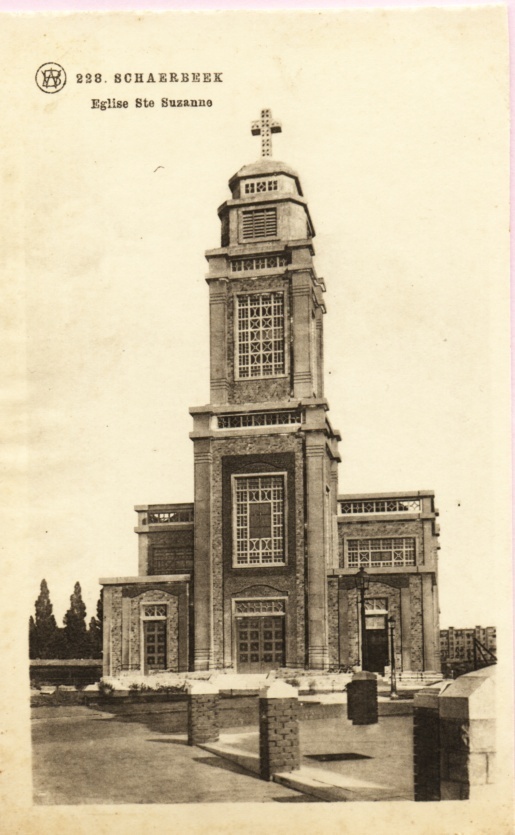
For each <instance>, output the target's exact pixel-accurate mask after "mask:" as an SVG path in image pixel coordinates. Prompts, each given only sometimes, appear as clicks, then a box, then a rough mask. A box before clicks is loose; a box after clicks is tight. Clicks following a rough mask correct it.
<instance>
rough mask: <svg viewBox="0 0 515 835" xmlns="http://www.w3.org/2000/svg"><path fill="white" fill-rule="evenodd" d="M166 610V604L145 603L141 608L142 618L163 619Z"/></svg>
mask: <svg viewBox="0 0 515 835" xmlns="http://www.w3.org/2000/svg"><path fill="white" fill-rule="evenodd" d="M166 609H167V607H166V603H147V604H145V605H144V606H143V617H145V618H165V617H166Z"/></svg>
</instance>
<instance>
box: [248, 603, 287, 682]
mask: <svg viewBox="0 0 515 835" xmlns="http://www.w3.org/2000/svg"><path fill="white" fill-rule="evenodd" d="M236 653H237V655H236V659H237V660H236V666H237V671H238V672H239V673H264V672H268V671H269V670H275V669H277V667H282V666H284V659H285V653H284V617H280V616H279V617H277V616H276V617H274V616H271V617H267V616H261V617H239V618H238V617H237V618H236Z"/></svg>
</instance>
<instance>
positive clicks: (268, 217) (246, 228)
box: [241, 208, 277, 241]
mask: <svg viewBox="0 0 515 835" xmlns="http://www.w3.org/2000/svg"><path fill="white" fill-rule="evenodd" d="M241 217H242V225H241V229H242V237H243V240H244V241H248V240H254V239H256V238H273V237H275V236H276V235H277V209H276V208H271V209H252V210H249V211H246V212H242V213H241Z"/></svg>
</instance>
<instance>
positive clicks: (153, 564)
mask: <svg viewBox="0 0 515 835" xmlns="http://www.w3.org/2000/svg"><path fill="white" fill-rule="evenodd" d="M192 561H193V553H192V549H191V547H189V546H187V545H176V546H174V547H173V548H163V547H159V546H158V547H155V548H153V549H152V551H151V555H150V572H149V573H150V574H172V573H173V572H174V571H177V570H178V569H179V568H184V567H187V566H188V565H190V563H192Z"/></svg>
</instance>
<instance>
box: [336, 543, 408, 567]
mask: <svg viewBox="0 0 515 835" xmlns="http://www.w3.org/2000/svg"><path fill="white" fill-rule="evenodd" d="M347 560H348V566H349V568H352V567H356V568H360V567H361V566H363V567H367V566H377V567H380V568H395V567H397V566H399V567H402V566H410V565H415V564H416V563H415V540H414V539H413V538H411V537H405V536H403V537H397V538H395V539H394V538H391V539H390V538H389V539H349V540H348V543H347Z"/></svg>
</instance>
